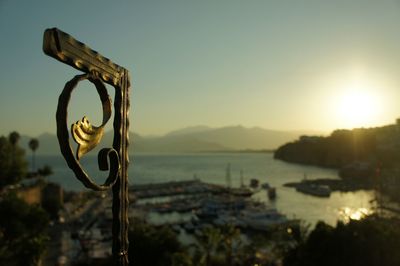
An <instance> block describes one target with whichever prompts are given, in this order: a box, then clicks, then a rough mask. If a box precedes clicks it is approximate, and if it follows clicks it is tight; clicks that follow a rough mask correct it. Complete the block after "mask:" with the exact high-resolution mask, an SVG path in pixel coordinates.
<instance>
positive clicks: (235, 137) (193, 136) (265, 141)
mask: <svg viewBox="0 0 400 266" xmlns="http://www.w3.org/2000/svg"><path fill="white" fill-rule="evenodd" d="M305 134H322V133H321V132H310V131H278V130H267V129H263V128H260V127H253V128H246V127H243V126H227V127H220V128H211V127H207V126H193V127H187V128H183V129H178V130H174V131H171V132H169V133H167V134H165V135H163V136H151V137H150V136H142V135H139V134H137V133H134V132H130V143H131V144H130V148H129V150H130V151H129V152H130V153H132V152H133V151H135V152H207V151H208V152H212V151H238V150H274V149H276V148H277V147H279V146H280V145H282V144H284V143H287V142H290V141H294V140H295V139H297V138H298V137H299V136H300V135H305ZM112 136H113V133H112V131H109V132H106V133H105V134H104V137H103V140H102V142H101V143H100V145H99V147H98V148H96V150H99V149H100V148H102V147H111V145H112V138H113V137H112ZM30 139H31V137H29V136H24V135H23V136H21V140H20V144H21V146H22V147H23V148H25V149H28V142H29V140H30ZM37 139H38V140H39V148H38V150H37V152H38V154H43V155H44V154H59V152H60V151H59V145H58V141H57V137H56V135H54V134H50V133H44V134H42V135H40V136H39V137H37ZM70 142H71V144H73V141H72V139H71V140H70ZM72 146H74V145H72ZM75 147H76V146H75ZM74 149H75V148H74Z"/></svg>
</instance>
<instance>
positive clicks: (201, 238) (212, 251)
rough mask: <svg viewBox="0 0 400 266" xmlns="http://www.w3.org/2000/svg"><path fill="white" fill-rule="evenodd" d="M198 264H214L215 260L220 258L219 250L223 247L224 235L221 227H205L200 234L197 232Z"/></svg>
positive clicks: (196, 255) (207, 265) (196, 257)
mask: <svg viewBox="0 0 400 266" xmlns="http://www.w3.org/2000/svg"><path fill="white" fill-rule="evenodd" d="M195 237H196V242H197V244H196V245H195V247H196V252H195V253H196V254H195V260H196V261H197V262H198V263H197V264H196V265H205V266H211V265H213V264H214V263H213V261H214V260H218V259H219V258H217V257H218V252H219V251H220V250H221V249H222V241H223V235H222V234H221V230H220V229H219V228H215V227H210V228H204V229H202V231H201V232H200V234H198V235H197V234H196V235H195Z"/></svg>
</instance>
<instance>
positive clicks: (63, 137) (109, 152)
mask: <svg viewBox="0 0 400 266" xmlns="http://www.w3.org/2000/svg"><path fill="white" fill-rule="evenodd" d="M82 80H88V81H90V82H91V83H93V84H94V85H95V87H96V90H97V93H98V94H99V96H100V100H101V103H102V107H103V121H102V124H101V125H100V126H99V127H95V126H93V125H91V124H90V122H89V120H88V119H87V118H86V117H83V118H82V120H80V121H77V122H76V123H74V124H73V125H72V126H71V135H72V137H73V139H74V140H75V142H77V143H78V148H77V151H76V157H75V156H74V153H73V151H72V147H71V145H70V142H69V133H68V125H67V122H68V104H69V101H70V99H71V93H72V91H73V90H74V89H75V87H76V86H77V84H78V83H79V82H80V81H82ZM110 117H111V99H110V97H109V96H108V94H107V89H106V87H105V86H104V84H103V82H102V81H101V80H100V79H99V78H98V77H97V76H96V75H95V74H93V73H89V74H83V75H77V76H75V77H74V78H72V79H71V80H70V81H68V82H67V83H66V84H65V86H64V90H63V91H62V93H61V94H60V97H59V99H58V106H57V113H56V119H57V138H58V143H59V145H60V149H61V153H62V155H63V156H64V158H65V160H66V161H67V164H68V167H69V168H71V170H72V171H73V172H74V173H75V176H76V177H77V178H78V179H79V180H80V181H81V182H82V183H83V185H84V186H85V187H87V188H90V189H93V190H96V191H102V190H107V189H108V188H110V187H111V186H113V185H114V184H115V182H116V181H117V178H118V173H119V171H120V163H119V157H118V152H117V151H116V150H115V149H112V148H104V149H102V150H100V152H99V154H98V163H99V169H100V170H102V171H107V170H109V175H108V177H107V179H106V181H105V182H104V184H103V185H98V184H96V183H95V182H94V181H93V179H92V178H90V177H89V175H88V174H87V173H86V172H85V171H84V170H83V168H82V165H81V164H80V163H79V159H80V158H81V157H82V156H83V155H84V154H85V153H87V152H89V151H90V150H92V149H93V148H94V147H96V146H97V144H98V143H99V142H100V141H101V138H102V136H103V134H104V126H105V124H106V123H107V121H108V120H109V119H110ZM108 161H109V163H108Z"/></svg>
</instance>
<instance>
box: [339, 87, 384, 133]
mask: <svg viewBox="0 0 400 266" xmlns="http://www.w3.org/2000/svg"><path fill="white" fill-rule="evenodd" d="M336 108H337V112H338V118H339V119H340V122H341V124H342V125H343V126H345V127H347V128H354V127H365V126H369V125H371V124H373V123H374V122H375V121H376V118H377V116H378V114H379V112H380V106H379V100H378V97H377V95H375V94H374V93H373V91H372V90H371V89H370V88H369V86H367V85H366V84H352V85H350V86H349V87H348V88H346V89H345V90H344V91H343V93H342V94H341V95H340V96H339V99H338V102H337V107H336Z"/></svg>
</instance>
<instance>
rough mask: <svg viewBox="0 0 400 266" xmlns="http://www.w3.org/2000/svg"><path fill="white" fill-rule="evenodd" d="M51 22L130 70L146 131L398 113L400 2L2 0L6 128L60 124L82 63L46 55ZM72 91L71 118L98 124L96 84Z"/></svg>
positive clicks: (293, 126)
mask: <svg viewBox="0 0 400 266" xmlns="http://www.w3.org/2000/svg"><path fill="white" fill-rule="evenodd" d="M51 27H58V28H59V29H61V30H63V31H65V32H68V33H69V34H71V35H72V36H74V37H75V38H76V39H78V40H80V41H82V42H84V43H86V44H88V45H89V46H90V47H91V48H93V49H95V50H97V51H99V52H100V53H101V54H103V55H105V56H107V57H109V58H111V59H112V60H113V61H114V62H116V63H118V64H120V65H122V66H124V67H126V68H127V69H129V70H130V71H131V76H132V79H133V93H132V112H131V120H132V123H131V125H132V126H131V130H134V131H135V132H138V133H140V134H144V135H146V134H163V133H165V132H167V131H169V130H173V129H177V128H181V127H186V126H191V125H209V126H213V127H219V126H226V125H239V124H240V125H243V126H246V127H253V126H259V127H263V128H268V129H278V130H298V129H302V130H304V129H305V130H323V131H331V130H333V129H336V128H351V127H358V126H366V127H369V126H379V125H384V124H389V123H393V122H394V120H395V119H396V118H397V117H400V86H399V85H400V30H399V29H400V2H399V1H367V0H363V1H356V0H353V1H324V0H316V1H311V0H309V1H308V0H306V1H296V0H293V1H272V0H271V1H267V0H248V1H235V0H226V1H224V0H218V1H216V0H209V1H206V0H202V1H184V0H181V1H170V0H168V1H167V0H160V1H17V0H13V1H11V0H0V36H1V49H0V59H1V63H0V122H1V123H0V135H6V134H8V133H9V132H10V131H12V130H17V131H19V132H20V133H22V134H28V135H31V136H37V135H39V134H40V133H42V132H51V133H54V132H55V110H56V107H57V99H58V95H59V94H60V92H61V90H62V88H63V86H64V83H65V82H66V81H67V80H69V79H70V78H72V77H73V76H74V75H76V74H79V71H77V70H75V69H72V68H71V67H69V66H67V65H63V64H62V63H60V62H58V61H56V60H54V59H53V58H50V57H48V56H45V55H44V54H43V52H42V39H43V32H44V30H45V29H46V28H51ZM110 91H112V88H110ZM73 97H74V98H73V100H72V103H71V105H70V110H71V123H72V122H74V121H75V120H77V119H79V118H81V117H82V116H83V115H88V116H89V119H90V120H91V121H93V122H94V123H98V122H100V117H99V115H98V114H100V110H101V109H100V102H99V100H98V98H97V94H96V92H95V90H94V89H93V88H92V87H91V86H88V84H83V85H82V86H80V87H79V89H77V90H76V92H75V93H74V95H73ZM85 103H89V104H85Z"/></svg>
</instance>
